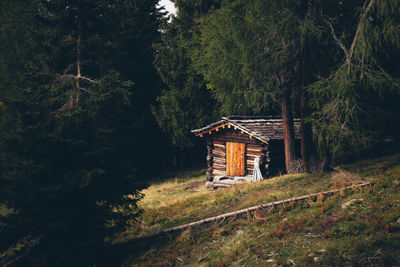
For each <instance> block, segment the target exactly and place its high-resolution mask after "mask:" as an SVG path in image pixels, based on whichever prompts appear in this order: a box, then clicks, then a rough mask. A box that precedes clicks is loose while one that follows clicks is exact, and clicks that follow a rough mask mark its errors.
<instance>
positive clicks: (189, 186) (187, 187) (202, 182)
mask: <svg viewBox="0 0 400 267" xmlns="http://www.w3.org/2000/svg"><path fill="white" fill-rule="evenodd" d="M200 186H204V181H197V182H192V183H189V184H187V185H185V187H184V188H183V189H185V190H189V189H193V188H196V187H200Z"/></svg>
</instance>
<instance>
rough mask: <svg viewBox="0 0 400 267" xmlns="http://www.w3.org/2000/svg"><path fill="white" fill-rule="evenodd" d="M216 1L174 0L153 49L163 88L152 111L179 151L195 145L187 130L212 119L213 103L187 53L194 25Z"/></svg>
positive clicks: (193, 42) (194, 41)
mask: <svg viewBox="0 0 400 267" xmlns="http://www.w3.org/2000/svg"><path fill="white" fill-rule="evenodd" d="M214 2H216V1H202V2H201V3H200V2H199V3H198V1H176V3H175V4H176V6H177V7H178V10H179V12H178V15H177V17H174V18H172V19H171V21H170V22H167V21H164V24H163V25H162V32H163V35H162V42H161V43H160V44H158V45H156V46H155V48H156V51H157V53H156V55H155V60H154V64H155V67H156V68H157V71H158V73H159V75H160V77H161V79H162V80H163V82H164V84H165V87H166V89H165V90H163V91H162V93H161V95H160V96H159V97H158V98H157V101H158V104H157V106H156V107H154V109H153V113H154V115H155V117H156V118H157V122H158V124H159V125H160V127H161V128H162V129H163V130H164V131H165V132H167V133H168V134H169V136H170V137H171V139H172V142H173V144H174V145H175V146H176V147H178V148H180V149H182V148H184V147H188V146H193V144H194V143H196V141H195V139H194V137H193V135H192V134H191V133H190V130H192V129H195V128H199V127H202V126H204V125H205V124H207V123H209V122H210V121H212V120H215V119H216V115H217V113H218V110H217V104H216V102H215V100H214V99H213V98H212V96H211V94H210V91H209V90H207V89H206V85H205V82H204V79H203V77H202V75H199V74H198V73H196V71H195V70H194V68H193V64H192V61H191V59H190V53H191V51H192V50H193V49H194V47H195V46H196V45H197V38H196V34H197V25H196V23H195V21H197V20H200V19H201V17H202V16H204V14H205V13H206V12H207V10H208V9H209V8H211V6H213V5H215V4H216V3H214Z"/></svg>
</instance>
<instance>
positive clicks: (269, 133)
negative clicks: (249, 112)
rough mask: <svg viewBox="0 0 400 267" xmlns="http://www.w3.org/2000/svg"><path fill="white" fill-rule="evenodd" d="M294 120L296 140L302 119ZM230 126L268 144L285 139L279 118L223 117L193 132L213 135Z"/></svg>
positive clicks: (198, 134) (201, 134) (199, 134)
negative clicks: (273, 140) (214, 132)
mask: <svg viewBox="0 0 400 267" xmlns="http://www.w3.org/2000/svg"><path fill="white" fill-rule="evenodd" d="M293 120H294V130H295V136H296V138H299V137H300V119H293ZM227 125H230V126H233V128H234V129H239V130H240V131H243V132H245V133H246V134H248V135H250V136H251V137H254V138H255V139H258V140H260V141H262V142H264V143H267V142H268V141H269V140H270V139H283V123H282V118H279V117H249V116H231V117H222V118H221V120H219V121H217V122H214V123H211V124H209V125H207V126H205V127H203V128H200V129H196V130H192V131H191V132H192V133H194V134H195V135H197V136H203V135H205V134H212V131H213V130H218V129H219V128H221V127H223V128H225V126H227Z"/></svg>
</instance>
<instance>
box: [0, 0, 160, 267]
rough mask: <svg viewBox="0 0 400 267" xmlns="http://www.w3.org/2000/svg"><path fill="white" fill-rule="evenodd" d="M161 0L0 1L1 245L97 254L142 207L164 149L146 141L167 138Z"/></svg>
mask: <svg viewBox="0 0 400 267" xmlns="http://www.w3.org/2000/svg"><path fill="white" fill-rule="evenodd" d="M155 5H156V1H148V0H146V1H144V0H143V1H135V3H132V2H131V1H119V2H117V3H116V2H114V1H83V0H82V1H39V0H38V1H30V2H29V3H28V4H26V3H25V1H2V2H1V8H0V12H1V14H0V25H1V26H0V27H1V28H0V43H1V46H2V51H4V53H2V54H1V55H0V69H1V70H2V71H4V75H2V77H1V78H0V88H1V91H0V99H1V103H3V104H2V107H4V108H3V109H2V110H1V121H0V131H1V137H0V162H1V163H0V166H1V172H0V185H1V189H2V194H1V196H0V202H1V203H5V204H6V205H7V207H8V208H9V209H10V210H12V213H11V214H9V215H7V216H3V217H1V223H0V235H1V237H2V238H1V240H0V243H1V246H0V247H1V248H2V252H3V250H7V249H8V248H10V247H13V246H16V245H18V246H20V247H21V249H20V253H21V254H20V255H24V256H25V257H23V261H31V264H37V265H42V266H43V265H48V266H60V265H68V266H70V265H76V264H79V265H93V264H99V263H100V262H101V261H102V260H104V257H105V256H106V254H105V253H104V249H105V248H106V243H105V240H104V239H105V238H106V237H107V236H110V235H111V234H113V233H117V232H119V231H121V230H122V229H123V228H124V227H125V226H127V225H129V224H130V223H131V222H132V220H134V219H135V218H136V217H137V215H138V214H139V213H140V211H139V210H138V209H137V207H136V202H137V201H138V200H139V199H140V198H141V193H140V190H141V189H142V188H143V186H144V185H143V183H144V179H143V177H142V176H141V175H143V174H144V173H146V167H148V166H149V165H151V163H152V162H151V161H150V157H151V156H152V155H153V154H154V152H155V151H156V152H157V150H155V149H154V150H152V151H150V152H147V151H148V149H149V148H150V150H151V148H155V147H154V146H148V144H150V141H151V140H153V139H157V137H158V136H160V133H159V132H158V131H156V127H155V126H156V125H155V123H154V119H153V120H152V121H150V122H149V120H148V118H151V112H150V105H151V103H152V101H154V95H156V94H157V86H156V85H157V79H156V77H157V76H156V73H155V70H154V67H153V65H152V43H153V42H157V41H158V38H159V32H158V27H157V23H158V21H159V17H160V13H159V12H158V10H157V9H156V6H155ZM132 15H135V16H133V17H132ZM143 25H146V26H147V28H145V29H144V31H140V30H142V27H143ZM131 46H132V47H133V48H131ZM132 62H134V63H135V64H132ZM130 65H132V66H131V67H130ZM149 80H150V81H151V82H149ZM143 115H145V116H146V117H144V116H143ZM142 116H143V117H142ZM149 129H151V134H150V135H149V134H148V132H146V130H149ZM143 151H146V153H142V152H143ZM149 162H150V163H149ZM16 256H18V255H16ZM11 259H12V258H11ZM3 260H4V259H3ZM6 260H8V259H6Z"/></svg>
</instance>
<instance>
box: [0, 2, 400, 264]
mask: <svg viewBox="0 0 400 267" xmlns="http://www.w3.org/2000/svg"><path fill="white" fill-rule="evenodd" d="M157 2H158V1H157V0H134V1H130V0H118V1H116V0H114V1H112V0H30V1H22V0H1V1H0V204H2V205H5V206H6V207H7V209H8V210H9V211H11V213H8V214H7V215H1V214H0V215H1V217H0V236H1V238H0V255H5V254H3V253H5V252H7V251H9V250H10V248H15V247H21V248H20V249H19V250H17V251H18V253H17V254H16V255H15V257H17V256H19V255H29V257H30V259H31V262H33V263H35V264H39V265H49V266H58V265H60V264H63V265H71V264H74V263H77V262H79V263H80V264H82V265H85V264H93V263H96V262H97V263H98V262H101V261H102V259H103V257H106V256H105V255H106V253H103V252H104V251H106V249H107V246H108V243H107V242H104V240H105V238H106V237H107V236H109V235H110V234H113V233H116V232H119V231H122V230H123V229H124V227H125V226H126V225H128V224H129V223H131V222H132V220H134V219H135V217H137V216H138V215H140V210H138V209H137V206H136V202H137V201H138V200H139V199H140V198H141V193H140V191H141V190H142V189H143V188H145V187H146V185H147V183H148V181H149V179H150V178H152V177H156V176H159V175H162V173H164V172H166V171H168V170H171V169H172V170H176V169H182V168H191V167H193V166H202V164H203V163H205V161H204V149H205V148H204V145H203V144H202V143H201V140H198V139H196V138H195V137H194V136H192V135H191V133H190V130H191V129H195V128H199V127H202V126H204V125H206V124H208V123H211V122H213V121H215V120H217V119H218V118H219V117H220V116H230V115H258V116H281V115H284V116H285V118H288V121H287V123H288V125H289V126H290V119H291V118H293V117H301V118H302V119H303V120H302V121H303V131H304V133H307V134H306V135H305V137H304V144H303V143H302V145H304V148H306V147H307V149H306V150H305V151H306V152H304V153H305V154H304V153H303V154H304V155H302V156H303V163H304V164H305V165H307V164H309V163H307V162H304V157H305V158H306V160H307V158H308V159H309V158H314V159H316V161H317V162H321V164H322V163H324V164H325V167H327V166H329V165H330V164H331V163H335V162H341V161H346V160H349V159H352V158H353V159H354V158H355V157H357V156H363V155H367V154H368V153H370V152H371V151H374V149H376V147H378V146H381V145H382V142H396V141H397V139H398V137H399V136H400V133H399V128H400V127H399V125H398V124H399V123H400V120H399V117H400V105H399V103H400V102H399V100H400V91H399V89H400V64H399V62H400V2H399V1H397V0H365V1H358V0H351V1H336V0H311V1H303V0H296V1H294V0H279V1H277V0H273V1H272V0H271V1H269V0H252V1H246V0H175V1H174V2H175V5H176V7H177V9H178V13H177V15H176V16H174V17H170V18H168V17H165V12H164V10H163V9H162V8H160V7H157V5H156V4H157ZM302 152H303V151H302ZM292 160H296V159H294V158H293V159H292ZM287 166H288V165H287ZM306 167H307V166H306ZM306 169H307V168H306ZM128 195H129V197H127V196H128ZM119 210H124V211H125V212H118V211H119ZM128 211H129V212H128ZM0 257H3V256H0ZM0 260H2V259H0Z"/></svg>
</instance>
